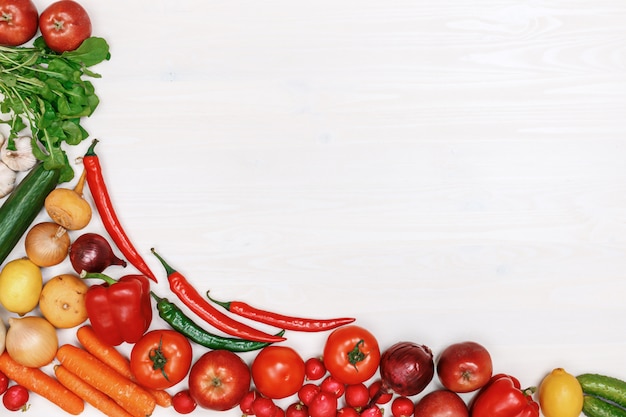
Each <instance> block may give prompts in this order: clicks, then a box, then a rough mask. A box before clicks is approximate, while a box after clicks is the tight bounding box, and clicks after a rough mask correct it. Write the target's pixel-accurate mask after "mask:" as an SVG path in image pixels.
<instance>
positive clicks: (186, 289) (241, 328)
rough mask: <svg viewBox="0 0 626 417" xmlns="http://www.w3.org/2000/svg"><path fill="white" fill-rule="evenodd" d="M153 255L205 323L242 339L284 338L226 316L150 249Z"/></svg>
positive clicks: (268, 340) (171, 286)
mask: <svg viewBox="0 0 626 417" xmlns="http://www.w3.org/2000/svg"><path fill="white" fill-rule="evenodd" d="M151 250H152V253H153V254H154V256H156V257H157V258H158V259H159V261H160V262H161V264H162V265H163V267H164V268H165V272H166V273H167V280H168V282H169V284H170V289H171V290H172V292H173V293H174V294H176V295H177V296H178V298H179V299H180V300H181V301H182V302H183V303H184V304H185V305H186V306H187V307H188V308H189V309H190V310H191V311H193V312H194V313H195V314H197V315H198V316H199V317H200V318H202V319H203V320H204V321H206V322H207V323H209V324H211V325H212V326H214V327H215V328H217V329H219V330H221V331H223V332H224V333H227V334H229V335H231V336H236V337H240V338H242V339H247V340H253V341H255V342H270V343H273V342H282V341H283V340H286V339H285V338H284V337H282V336H278V335H272V334H269V333H265V332H262V331H260V330H257V329H255V328H253V327H250V326H248V325H246V324H244V323H240V322H238V321H237V320H234V319H233V318H232V317H229V316H227V315H226V314H224V313H222V312H221V311H220V310H218V309H217V308H215V307H214V306H213V305H212V304H210V303H209V302H208V301H207V300H206V299H205V298H204V297H203V296H202V295H201V294H200V293H199V292H198V291H196V289H195V288H194V287H193V286H192V285H191V283H190V282H189V281H187V278H185V277H184V276H183V275H182V274H181V273H180V272H178V271H176V270H175V269H173V268H172V267H171V266H169V265H168V264H167V262H165V260H164V259H163V258H162V257H161V256H159V254H158V253H156V251H155V250H154V248H152V249H151Z"/></svg>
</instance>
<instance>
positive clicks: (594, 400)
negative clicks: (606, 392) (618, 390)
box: [583, 395, 626, 417]
mask: <svg viewBox="0 0 626 417" xmlns="http://www.w3.org/2000/svg"><path fill="white" fill-rule="evenodd" d="M583 414H584V415H586V416H587V417H626V409H623V408H622V407H619V406H617V405H615V404H613V403H610V402H607V401H604V400H603V399H602V398H598V397H593V396H590V395H585V398H584V400H583Z"/></svg>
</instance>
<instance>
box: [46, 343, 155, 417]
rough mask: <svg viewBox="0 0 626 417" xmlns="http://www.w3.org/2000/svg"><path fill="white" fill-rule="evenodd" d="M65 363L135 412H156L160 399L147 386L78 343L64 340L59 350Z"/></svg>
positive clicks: (88, 381)
mask: <svg viewBox="0 0 626 417" xmlns="http://www.w3.org/2000/svg"><path fill="white" fill-rule="evenodd" d="M57 359H58V360H59V362H61V365H63V366H65V367H66V368H67V370H68V371H70V372H72V373H73V374H74V375H76V376H77V377H79V378H81V379H82V380H83V381H85V382H87V383H88V384H89V385H91V386H92V387H94V388H96V389H97V390H100V391H102V392H103V393H104V394H106V395H108V396H109V397H111V399H113V401H115V402H116V403H118V404H119V405H120V406H121V407H122V408H124V409H125V410H126V411H128V412H129V413H130V414H132V415H133V416H137V417H145V416H149V415H151V414H152V412H153V411H154V408H155V406H156V401H155V399H154V397H153V396H152V395H150V394H149V393H148V392H147V391H146V390H145V389H143V388H141V387H140V386H139V385H137V384H136V383H134V382H133V381H131V380H130V379H128V378H126V377H125V376H122V375H120V374H119V373H118V372H117V371H116V370H115V369H113V368H111V367H110V366H109V365H107V364H105V363H104V362H102V361H101V360H100V359H98V358H96V357H95V356H93V355H92V354H91V353H89V352H87V351H86V350H84V349H81V348H79V347H77V346H74V345H70V344H64V345H62V346H61V347H59V349H58V350H57Z"/></svg>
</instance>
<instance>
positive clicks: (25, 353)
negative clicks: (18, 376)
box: [6, 316, 59, 368]
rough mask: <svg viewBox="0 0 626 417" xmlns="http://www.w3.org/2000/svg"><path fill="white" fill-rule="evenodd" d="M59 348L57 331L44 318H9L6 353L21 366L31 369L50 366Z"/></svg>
mask: <svg viewBox="0 0 626 417" xmlns="http://www.w3.org/2000/svg"><path fill="white" fill-rule="evenodd" d="M58 347H59V339H58V338H57V333H56V329H55V328H54V326H53V325H52V324H50V323H49V322H48V320H46V319H44V318H43V317H38V316H26V317H22V318H16V317H11V318H9V330H8V331H7V335H6V351H7V353H8V354H9V356H10V357H11V359H13V360H14V361H15V362H17V363H19V364H20V365H23V366H28V367H31V368H40V367H42V366H45V365H48V364H49V363H50V362H52V360H53V359H54V356H55V355H56V353H57V349H58Z"/></svg>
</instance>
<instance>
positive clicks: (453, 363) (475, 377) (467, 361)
mask: <svg viewBox="0 0 626 417" xmlns="http://www.w3.org/2000/svg"><path fill="white" fill-rule="evenodd" d="M492 373H493V363H492V361H491V355H490V354H489V352H488V351H487V349H486V348H485V347H484V346H482V345H481V344H479V343H476V342H460V343H455V344H452V345H450V346H448V347H447V348H445V349H444V350H443V351H442V352H441V354H440V355H439V359H438V361H437V376H438V377H439V380H440V381H441V384H442V385H443V386H444V387H445V388H447V389H449V390H450V391H454V392H472V391H475V390H477V389H479V388H482V387H483V386H484V385H485V384H487V382H489V379H490V378H491V374H492Z"/></svg>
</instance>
